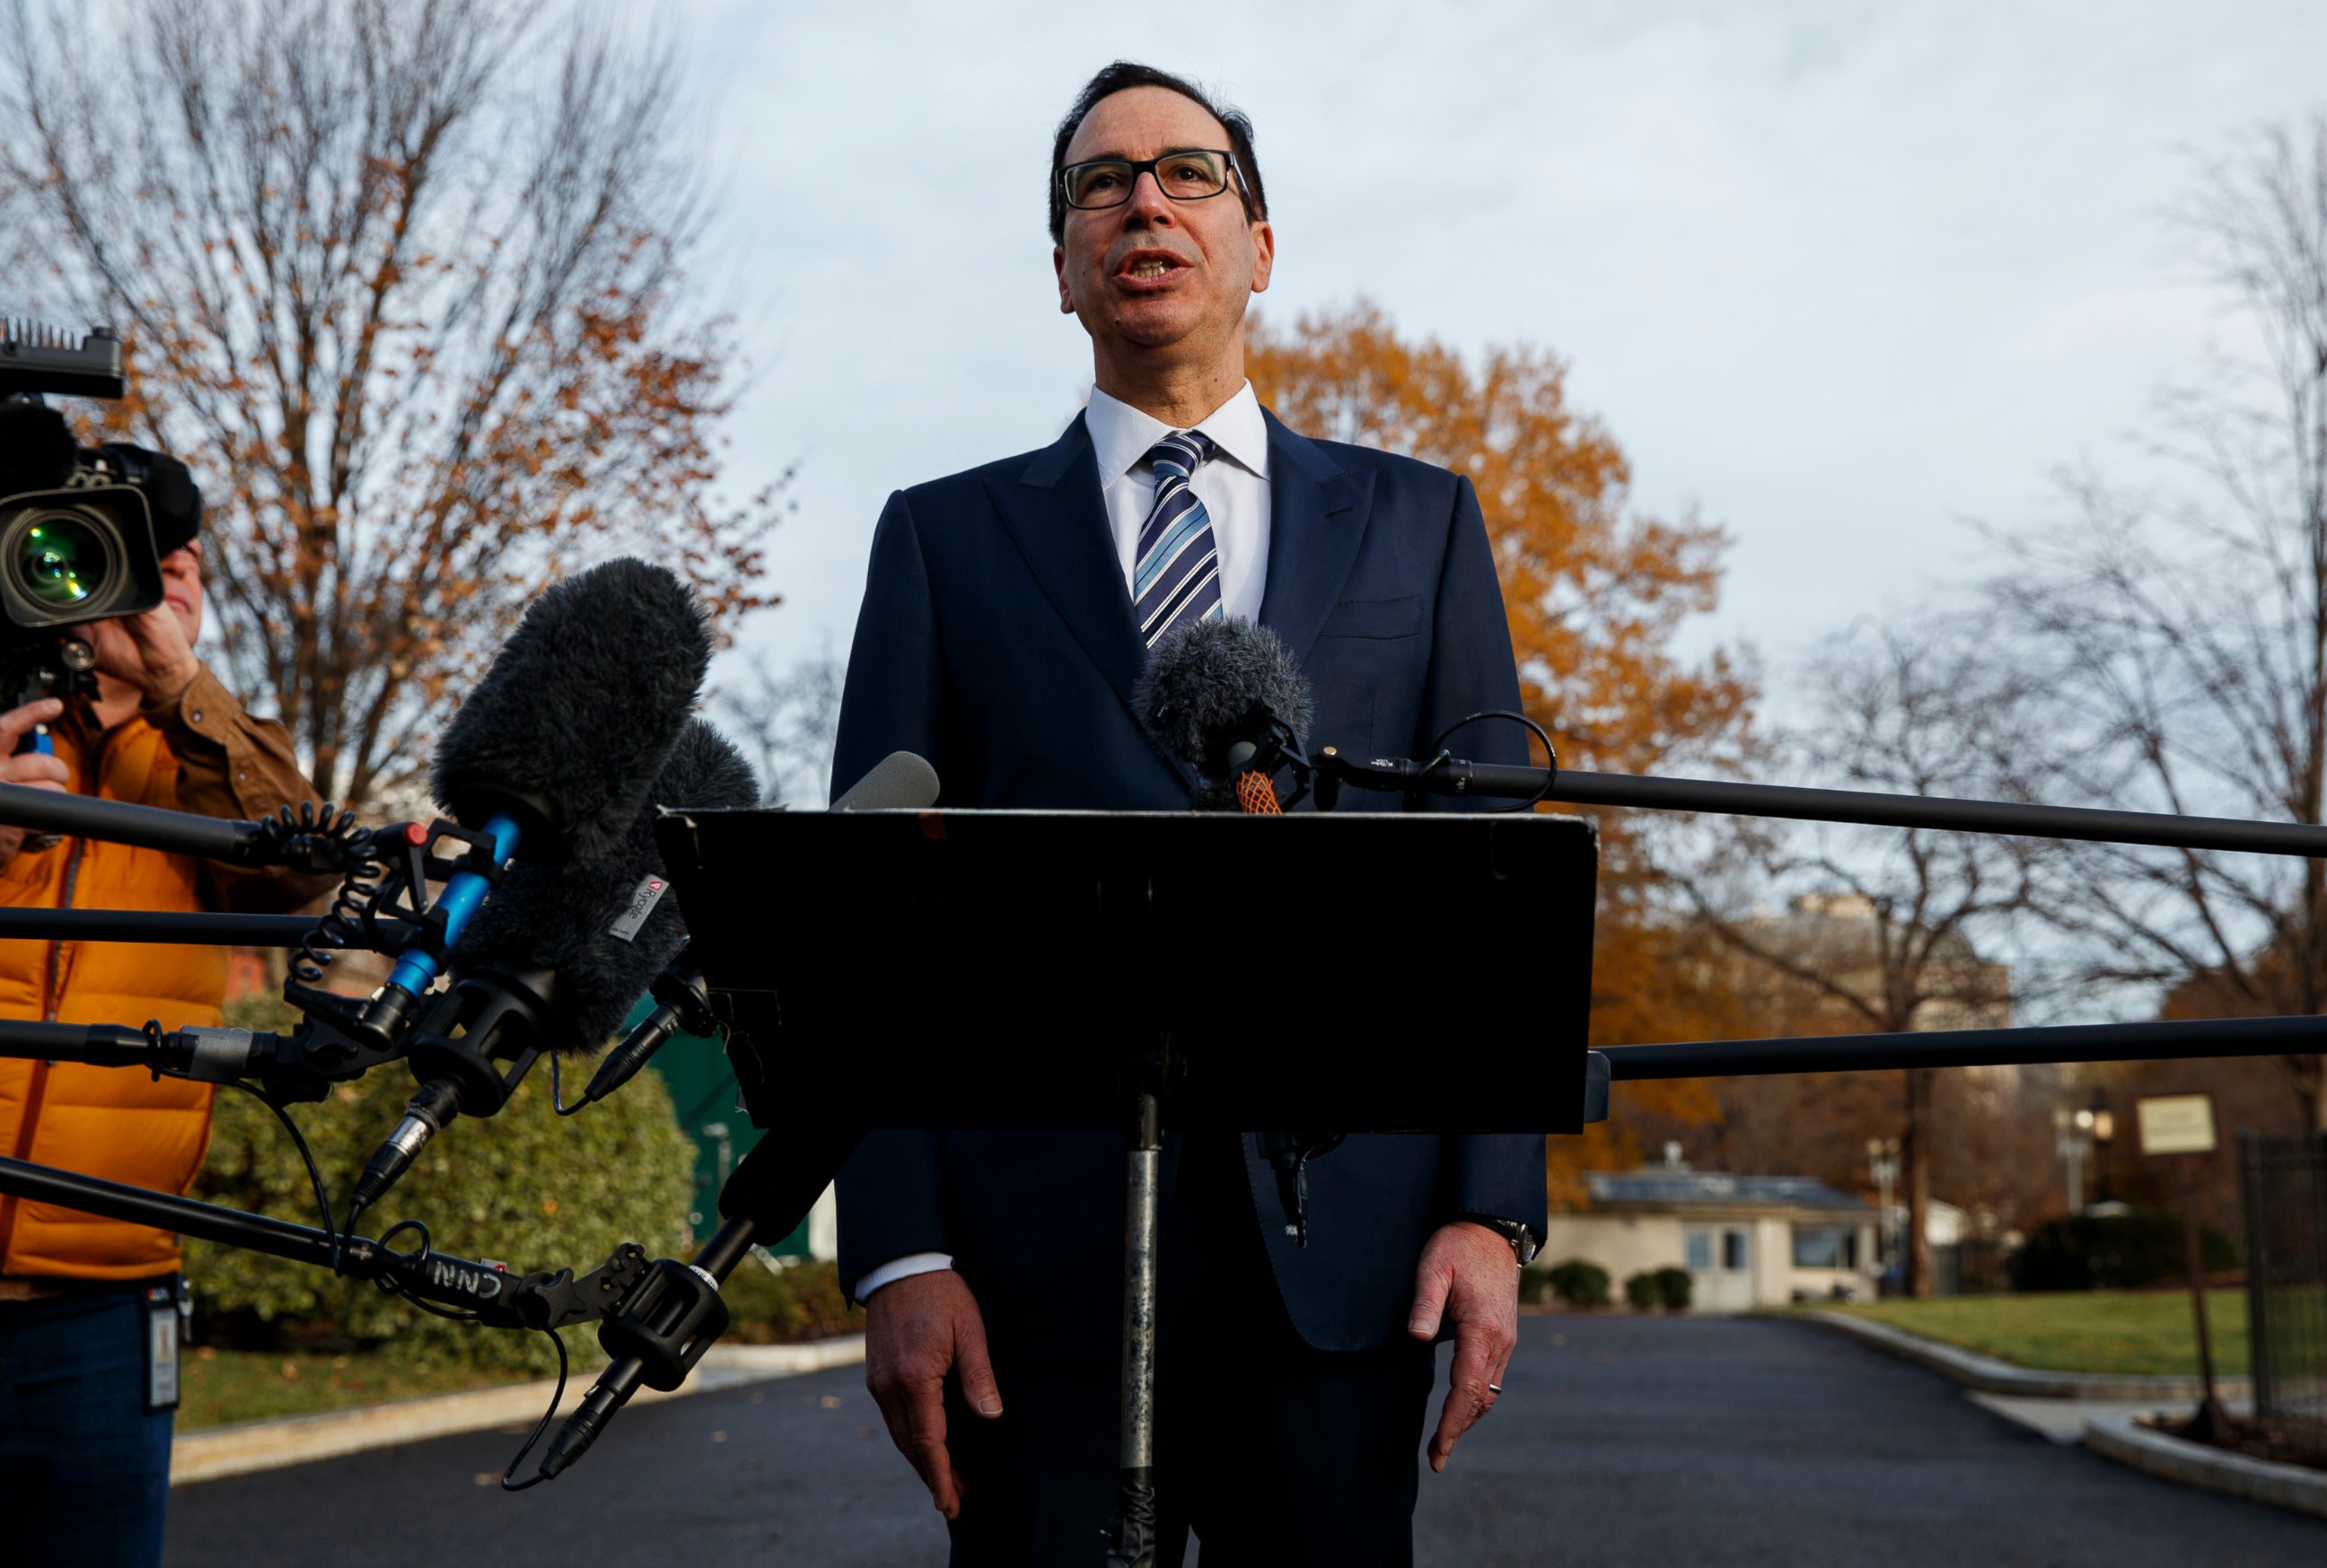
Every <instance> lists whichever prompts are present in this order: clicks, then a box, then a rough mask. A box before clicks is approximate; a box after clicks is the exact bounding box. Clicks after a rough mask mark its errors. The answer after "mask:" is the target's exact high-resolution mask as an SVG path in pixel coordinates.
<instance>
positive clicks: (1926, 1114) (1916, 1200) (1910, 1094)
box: [1899, 1067, 1937, 1297]
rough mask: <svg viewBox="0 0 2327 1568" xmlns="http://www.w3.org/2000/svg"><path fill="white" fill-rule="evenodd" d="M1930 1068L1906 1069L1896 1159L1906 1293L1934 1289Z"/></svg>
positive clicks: (1918, 1293)
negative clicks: (1903, 1210) (1903, 1189)
mask: <svg viewBox="0 0 2327 1568" xmlns="http://www.w3.org/2000/svg"><path fill="white" fill-rule="evenodd" d="M1936 1071H1937V1069H1933V1068H1927V1067H1925V1068H1909V1069H1907V1127H1906V1131H1905V1133H1904V1134H1902V1136H1901V1137H1900V1139H1899V1162H1900V1165H1901V1166H1902V1172H1901V1173H1902V1175H1903V1176H1904V1177H1905V1179H1906V1183H1907V1238H1906V1239H1907V1246H1906V1249H1905V1250H1906V1265H1907V1278H1906V1286H1907V1293H1908V1294H1909V1295H1911V1296H1917V1297H1923V1296H1929V1295H1931V1294H1933V1293H1934V1281H1933V1279H1932V1277H1931V1237H1930V1214H1931V1158H1930V1156H1931V1141H1930V1139H1931V1087H1932V1080H1933V1077H1934V1074H1935V1073H1936Z"/></svg>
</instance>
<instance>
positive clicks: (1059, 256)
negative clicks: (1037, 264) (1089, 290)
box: [1051, 245, 1075, 316]
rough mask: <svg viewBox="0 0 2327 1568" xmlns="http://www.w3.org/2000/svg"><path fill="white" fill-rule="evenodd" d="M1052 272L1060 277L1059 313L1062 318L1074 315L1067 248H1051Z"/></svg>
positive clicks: (1058, 246)
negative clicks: (1069, 290)
mask: <svg viewBox="0 0 2327 1568" xmlns="http://www.w3.org/2000/svg"><path fill="white" fill-rule="evenodd" d="M1051 271H1052V272H1055V273H1057V274H1058V275H1059V313H1060V314H1061V315H1062V316H1070V315H1073V314H1074V313H1075V302H1074V298H1073V296H1072V295H1070V294H1068V293H1067V247H1065V246H1063V245H1054V246H1052V247H1051Z"/></svg>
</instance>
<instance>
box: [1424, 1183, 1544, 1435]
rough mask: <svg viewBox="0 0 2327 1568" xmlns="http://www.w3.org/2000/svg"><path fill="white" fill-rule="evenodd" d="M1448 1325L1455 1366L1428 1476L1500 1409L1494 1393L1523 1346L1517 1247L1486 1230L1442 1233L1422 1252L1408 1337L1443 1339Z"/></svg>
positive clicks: (1444, 1229) (1464, 1227)
mask: <svg viewBox="0 0 2327 1568" xmlns="http://www.w3.org/2000/svg"><path fill="white" fill-rule="evenodd" d="M1442 1320H1444V1321H1450V1322H1452V1323H1453V1326H1454V1366H1453V1370H1452V1372H1451V1373H1450V1374H1449V1376H1448V1378H1447V1388H1446V1404H1445V1405H1444V1407H1443V1408H1442V1409H1441V1410H1440V1411H1439V1413H1438V1430H1437V1432H1436V1433H1433V1434H1432V1436H1431V1439H1430V1468H1431V1469H1432V1470H1434V1471H1437V1472H1440V1473H1444V1470H1445V1469H1446V1461H1447V1460H1448V1459H1450V1458H1451V1457H1453V1452H1454V1445H1455V1444H1456V1443H1457V1442H1461V1441H1462V1438H1463V1433H1466V1432H1468V1431H1470V1430H1471V1427H1472V1424H1473V1423H1476V1422H1477V1421H1478V1419H1479V1417H1481V1416H1482V1415H1484V1414H1487V1412H1488V1411H1490V1410H1492V1409H1493V1408H1494V1407H1495V1391H1494V1390H1495V1386H1498V1385H1500V1383H1501V1382H1502V1380H1503V1372H1504V1369H1505V1368H1506V1367H1509V1366H1510V1364H1511V1350H1512V1348H1513V1347H1514V1346H1516V1345H1517V1344H1518V1343H1519V1260H1518V1259H1517V1258H1516V1257H1515V1256H1513V1255H1512V1253H1511V1244H1510V1243H1509V1242H1508V1241H1506V1240H1504V1239H1503V1238H1502V1237H1500V1236H1498V1235H1497V1234H1496V1233H1495V1232H1493V1231H1491V1230H1489V1229H1488V1228H1487V1227H1485V1226H1483V1225H1473V1224H1472V1223H1471V1222H1470V1221H1469V1220H1467V1219H1458V1220H1456V1221H1455V1222H1454V1223H1453V1224H1452V1225H1442V1226H1440V1227H1438V1228H1437V1229H1436V1230H1435V1231H1434V1232H1433V1233H1432V1234H1431V1237H1430V1240H1429V1242H1428V1243H1427V1244H1426V1245H1425V1246H1424V1247H1423V1249H1422V1261H1421V1263H1420V1264H1418V1265H1416V1267H1415V1271H1414V1311H1412V1312H1411V1313H1409V1314H1408V1315H1407V1318H1406V1332H1407V1333H1408V1334H1411V1335H1412V1336H1413V1337H1414V1338H1416V1339H1420V1340H1423V1341H1425V1343H1426V1342H1427V1341H1429V1340H1432V1339H1436V1338H1437V1337H1438V1326H1439V1323H1440V1321H1442Z"/></svg>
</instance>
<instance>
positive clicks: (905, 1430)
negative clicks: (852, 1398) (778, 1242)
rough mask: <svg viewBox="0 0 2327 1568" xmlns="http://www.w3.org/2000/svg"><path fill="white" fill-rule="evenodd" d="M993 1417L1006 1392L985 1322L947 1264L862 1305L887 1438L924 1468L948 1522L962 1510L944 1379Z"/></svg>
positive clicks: (873, 1385)
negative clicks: (989, 1353)
mask: <svg viewBox="0 0 2327 1568" xmlns="http://www.w3.org/2000/svg"><path fill="white" fill-rule="evenodd" d="M949 1372H950V1373H952V1374H953V1375H954V1376H955V1377H958V1379H959V1380H960V1382H961V1392H962V1397H963V1399H964V1400H965V1401H967V1404H968V1405H969V1407H970V1408H971V1409H972V1410H975V1411H977V1413H978V1414H980V1415H982V1416H984V1417H986V1419H987V1420H988V1421H991V1420H993V1419H994V1418H995V1417H996V1416H998V1415H1000V1414H1002V1391H1001V1390H1000V1389H999V1388H997V1387H995V1384H994V1365H993V1363H992V1361H990V1360H989V1359H988V1358H987V1357H986V1320H985V1318H983V1317H982V1316H980V1315H979V1313H978V1311H977V1297H976V1296H973V1295H972V1294H970V1292H969V1286H968V1285H967V1284H966V1283H963V1280H962V1277H961V1276H960V1275H959V1274H956V1273H954V1271H953V1270H951V1269H949V1268H941V1269H935V1270H932V1271H931V1272H930V1273H928V1274H908V1275H906V1276H905V1277H904V1278H903V1279H901V1280H894V1281H892V1282H891V1283H888V1284H885V1285H883V1286H882V1287H881V1288H880V1289H879V1290H877V1291H874V1293H873V1295H872V1298H871V1299H870V1300H868V1301H867V1302H865V1303H864V1386H866V1387H867V1388H870V1389H871V1390H872V1391H873V1399H874V1403H875V1404H877V1405H880V1406H881V1415H882V1418H883V1420H885V1421H887V1422H888V1423H889V1441H890V1442H893V1443H895V1444H896V1445H897V1451H898V1452H899V1453H902V1454H903V1455H904V1456H905V1458H906V1459H907V1460H908V1461H911V1464H912V1467H913V1469H914V1470H918V1471H920V1472H921V1484H922V1485H924V1486H926V1487H928V1488H929V1489H930V1501H931V1502H932V1503H935V1504H936V1505H937V1510H938V1512H939V1513H940V1514H943V1515H944V1516H945V1517H947V1518H949V1519H950V1518H952V1517H955V1516H956V1515H957V1514H958V1513H960V1512H961V1494H962V1485H961V1479H960V1478H959V1477H958V1476H957V1475H955V1474H954V1470H953V1460H952V1457H951V1456H950V1455H949V1454H948V1453H947V1452H946V1442H945V1440H946V1414H945V1380H946V1375H947V1374H948V1373H949Z"/></svg>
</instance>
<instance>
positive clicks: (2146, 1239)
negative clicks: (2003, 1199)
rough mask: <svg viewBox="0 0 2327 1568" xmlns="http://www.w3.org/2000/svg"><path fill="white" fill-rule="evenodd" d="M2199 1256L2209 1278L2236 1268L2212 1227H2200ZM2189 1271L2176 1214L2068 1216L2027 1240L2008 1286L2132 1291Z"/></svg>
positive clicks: (2225, 1241) (2232, 1251)
mask: <svg viewBox="0 0 2327 1568" xmlns="http://www.w3.org/2000/svg"><path fill="white" fill-rule="evenodd" d="M2198 1253H2199V1258H2200V1261H2201V1263H2203V1265H2205V1269H2206V1272H2207V1273H2209V1274H2215V1273H2220V1272H2222V1271H2224V1270H2229V1269H2234V1268H2236V1267H2238V1248H2236V1247H2234V1246H2231V1245H2230V1241H2229V1237H2226V1236H2224V1235H2223V1234H2222V1233H2221V1232H2220V1231H2219V1230H2216V1229H2215V1228H2214V1227H2211V1226H2201V1227H2199V1231H2198ZM2189 1270H2190V1253H2189V1246H2188V1243H2187V1241H2186V1240H2185V1239H2184V1237H2183V1236H2182V1217H2181V1216H2180V1215H2178V1214H2169V1213H2166V1212H2164V1211H2163V1210H2161V1209H2135V1210H2134V1211H2132V1212H2131V1213H2129V1214H2071V1215H2067V1216H2064V1217H2062V1218H2059V1219H2048V1220H2046V1221H2045V1222H2044V1223H2043V1224H2042V1226H2039V1227H2037V1230H2036V1234H2035V1235H2033V1236H2032V1237H2029V1238H2028V1242H2027V1245H2026V1246H2023V1247H2022V1248H2021V1249H2020V1255H2019V1256H2018V1257H2017V1258H2016V1259H2014V1263H2013V1265H2012V1288H2013V1289H2014V1290H2018V1291H2093V1290H2102V1291H2120V1290H2137V1289H2139V1288H2140V1287H2141V1286H2143V1285H2151V1284H2155V1283H2158V1282H2160V1281H2161V1280H2178V1279H2182V1278H2183V1277H2185V1276H2186V1275H2187V1274H2189Z"/></svg>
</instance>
